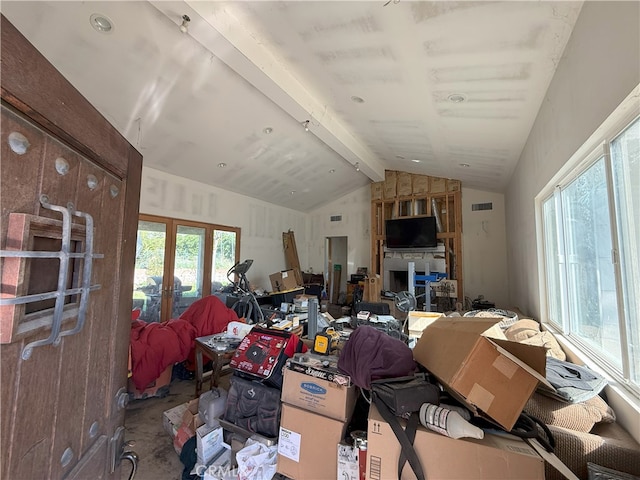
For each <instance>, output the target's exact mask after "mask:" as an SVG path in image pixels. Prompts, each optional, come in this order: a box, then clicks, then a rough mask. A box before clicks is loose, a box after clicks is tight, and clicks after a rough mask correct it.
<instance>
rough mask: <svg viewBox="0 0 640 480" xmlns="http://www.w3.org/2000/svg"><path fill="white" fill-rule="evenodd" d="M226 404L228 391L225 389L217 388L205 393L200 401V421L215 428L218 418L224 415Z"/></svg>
mask: <svg viewBox="0 0 640 480" xmlns="http://www.w3.org/2000/svg"><path fill="white" fill-rule="evenodd" d="M226 404H227V391H226V390H225V389H224V388H220V387H217V388H214V389H213V390H209V391H207V392H204V393H203V394H202V395H200V400H199V401H198V413H199V414H200V419H201V420H202V421H204V422H205V423H206V424H207V425H208V426H210V427H213V426H214V425H215V423H216V418H219V417H221V416H222V415H223V414H224V411H225V407H226Z"/></svg>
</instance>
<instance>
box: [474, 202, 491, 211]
mask: <svg viewBox="0 0 640 480" xmlns="http://www.w3.org/2000/svg"><path fill="white" fill-rule="evenodd" d="M471 210H472V211H474V212H475V211H476V210H493V203H491V202H488V203H474V204H472V205H471Z"/></svg>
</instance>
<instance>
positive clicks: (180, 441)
mask: <svg viewBox="0 0 640 480" xmlns="http://www.w3.org/2000/svg"><path fill="white" fill-rule="evenodd" d="M183 405H184V407H185V408H184V413H183V414H182V419H181V421H180V426H179V427H178V430H177V431H176V435H175V437H173V448H174V449H175V451H176V453H177V454H178V455H180V452H182V446H183V445H184V444H185V443H186V441H187V440H189V439H190V438H191V437H193V436H194V435H195V434H196V430H197V429H198V427H199V426H201V425H202V424H203V423H204V421H203V420H201V419H200V414H199V413H198V399H197V398H196V399H194V400H191V401H189V402H186V403H184V404H183Z"/></svg>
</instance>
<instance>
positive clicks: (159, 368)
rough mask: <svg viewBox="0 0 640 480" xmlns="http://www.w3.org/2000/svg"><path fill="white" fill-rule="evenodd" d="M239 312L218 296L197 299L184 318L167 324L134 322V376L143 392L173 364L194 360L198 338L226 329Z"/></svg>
mask: <svg viewBox="0 0 640 480" xmlns="http://www.w3.org/2000/svg"><path fill="white" fill-rule="evenodd" d="M237 320H238V316H237V315H236V313H235V312H234V311H233V310H231V309H230V308H227V307H226V305H225V304H224V303H223V302H222V301H221V300H220V299H219V298H218V297H216V296H215V295H210V296H208V297H205V298H202V299H200V300H197V301H196V302H194V303H193V304H192V305H191V306H190V307H189V308H188V309H187V310H185V312H184V313H183V314H182V315H181V316H180V318H178V319H175V320H169V321H167V322H164V323H145V322H143V321H140V320H135V321H133V322H131V367H132V373H131V379H132V380H133V384H134V385H135V387H136V389H138V390H140V391H142V390H144V389H145V388H146V387H147V386H148V385H149V384H150V383H151V382H153V381H154V380H155V379H156V378H158V377H159V376H160V374H161V373H162V372H163V371H164V370H165V369H166V368H167V367H168V366H170V365H173V364H174V363H177V362H182V361H184V360H186V359H187V358H191V359H193V351H194V342H195V339H196V337H203V336H205V335H213V334H214V333H220V332H223V331H225V330H226V328H227V325H228V324H229V322H232V321H237Z"/></svg>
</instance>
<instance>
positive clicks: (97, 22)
mask: <svg viewBox="0 0 640 480" xmlns="http://www.w3.org/2000/svg"><path fill="white" fill-rule="evenodd" d="M89 22H91V26H92V27H93V28H95V29H96V30H97V31H98V32H100V33H108V32H110V31H111V30H113V22H112V21H111V20H109V19H108V18H107V17H105V16H104V15H101V14H99V13H94V14H93V15H91V16H90V17H89Z"/></svg>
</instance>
